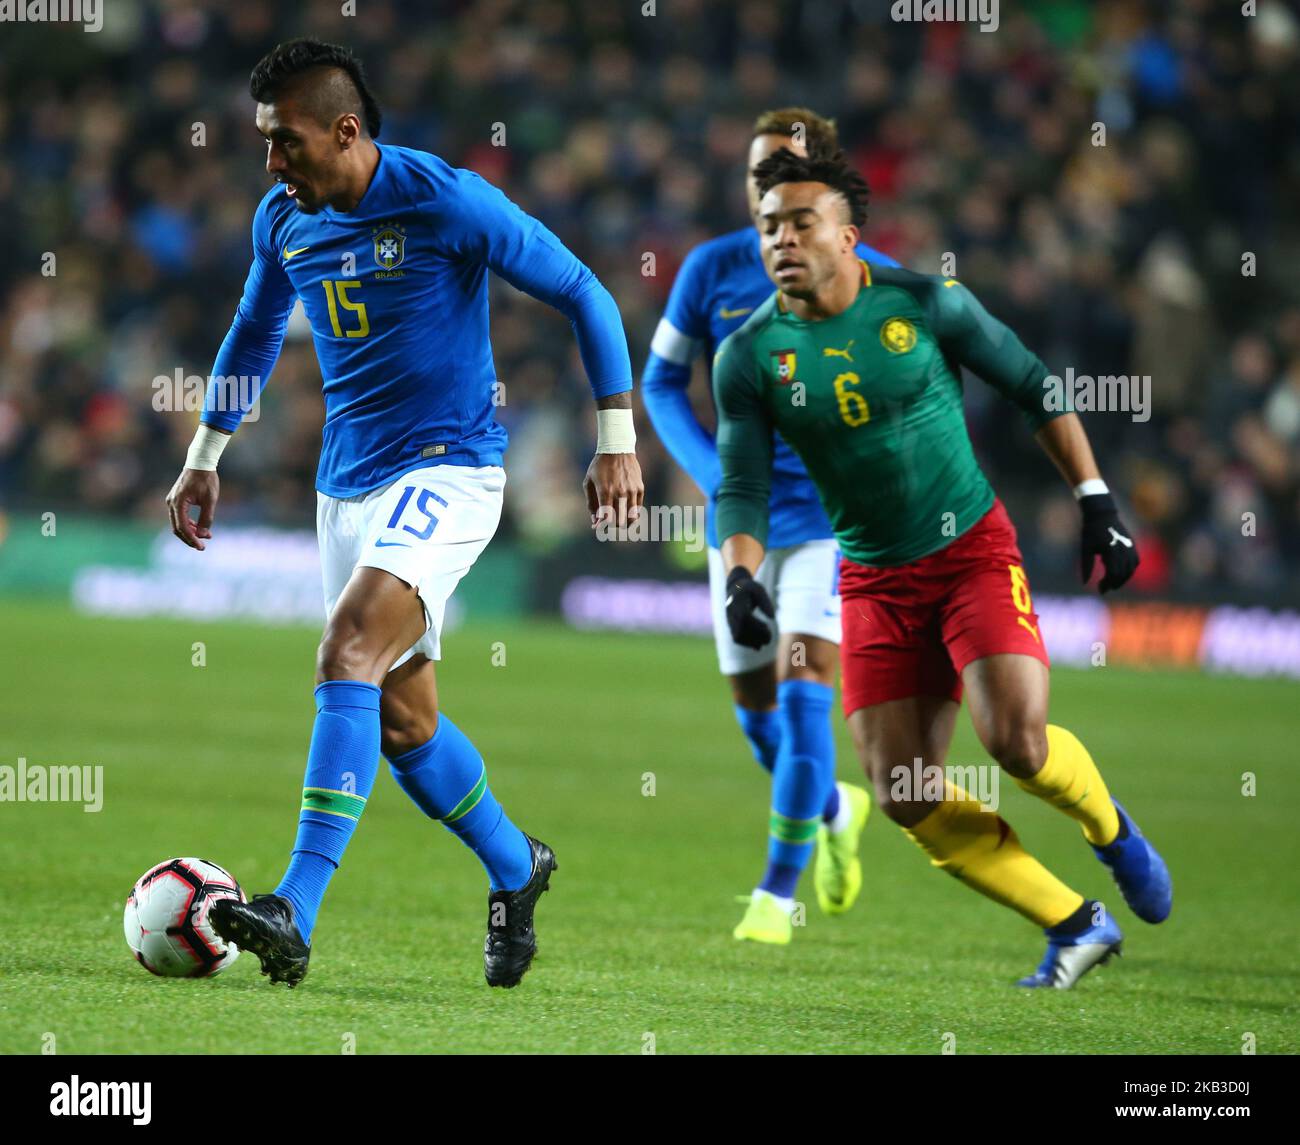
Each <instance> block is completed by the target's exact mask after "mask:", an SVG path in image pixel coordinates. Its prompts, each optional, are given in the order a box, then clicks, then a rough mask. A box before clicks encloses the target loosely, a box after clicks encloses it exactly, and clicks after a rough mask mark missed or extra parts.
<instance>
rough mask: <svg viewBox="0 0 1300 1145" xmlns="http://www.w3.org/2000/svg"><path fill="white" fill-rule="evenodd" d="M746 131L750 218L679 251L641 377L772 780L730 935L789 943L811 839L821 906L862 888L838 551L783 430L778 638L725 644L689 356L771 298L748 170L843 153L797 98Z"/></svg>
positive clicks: (838, 903)
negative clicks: (840, 772) (841, 677)
mask: <svg viewBox="0 0 1300 1145" xmlns="http://www.w3.org/2000/svg"><path fill="white" fill-rule="evenodd" d="M752 135H753V137H752V141H751V144H750V149H749V156H748V167H749V171H750V172H751V174H750V175H749V177H748V179H747V183H746V185H747V190H748V195H749V209H750V215H751V218H752V219H753V220H754V225H752V226H747V227H744V228H742V229H741V230H738V231H732V232H731V233H730V234H726V235H722V236H721V237H720V238H716V239H712V240H710V241H709V242H706V243H702V244H701V245H700V246H698V247H696V248H695V249H694V250H692V251H691V252H690V253H689V254H688V255H687V256H686V259H685V261H684V262H683V264H682V267H681V270H680V271H679V272H678V275H677V278H676V280H675V281H674V283H673V287H672V291H671V293H670V295H669V298H668V308H667V310H666V311H665V313H664V316H663V318H662V319H661V320H660V322H659V326H658V328H657V329H656V331H655V335H654V340H653V342H652V343H651V345H650V357H649V361H648V362H647V363H646V368H645V372H644V374H643V375H642V379H641V384H642V392H643V394H644V396H645V404H646V410H647V411H648V412H649V414H650V420H651V421H652V422H653V423H654V426H655V429H656V430H657V431H658V433H659V436H660V438H661V439H662V440H663V443H664V445H665V446H666V447H667V449H668V451H669V452H670V453H671V454H672V455H673V457H674V459H675V460H676V461H677V463H678V464H679V465H680V466H681V467H682V468H683V469H685V470H686V472H687V473H689V474H690V476H691V478H692V479H693V480H694V481H695V483H696V484H697V485H698V486H699V487H700V489H701V490H702V491H703V492H704V494H705V496H706V497H707V498H708V536H707V539H708V544H709V588H710V593H711V595H712V602H713V632H714V640H715V643H716V646H717V653H718V663H719V666H720V667H721V669H722V672H723V673H724V675H726V676H727V678H728V680H729V682H730V684H731V694H732V700H733V702H734V706H735V713H736V719H737V720H738V721H739V723H740V726H741V728H742V729H743V731H744V733H745V735H746V736H747V737H748V739H749V742H750V745H751V747H752V748H753V752H754V756H755V758H756V759H757V760H758V762H759V763H760V764H761V765H762V767H763V768H764V770H766V771H768V772H770V773H771V775H772V810H771V816H770V818H769V831H768V848H767V868H766V870H765V872H764V874H763V877H762V880H761V881H760V882H759V884H758V886H757V887H756V888H755V889H754V891H753V893H752V894H751V895H750V896H749V906H748V909H747V910H746V912H745V916H744V918H743V919H742V920H741V922H740V924H739V925H738V926H737V927H736V929H735V931H734V934H735V937H736V938H738V939H749V940H753V941H758V942H769V943H778V944H784V943H788V942H789V941H790V939H791V936H792V934H793V930H792V915H793V912H794V905H795V903H794V893H795V888H796V886H797V885H798V881H799V876H800V874H801V873H802V872H803V870H804V868H805V867H806V866H807V865H808V861H809V859H810V858H811V855H812V849H813V840H814V839H816V841H817V844H818V846H817V863H816V866H815V867H814V871H813V876H814V878H813V881H814V889H815V890H816V894H817V902H818V904H819V906H820V907H821V909H822V910H823V911H825V912H826V913H827V914H841V913H843V912H844V911H846V910H848V909H849V908H850V907H851V906H852V905H853V903H854V901H855V900H856V899H857V897H858V892H859V891H860V890H861V887H862V867H861V863H860V861H859V859H858V839H859V837H860V835H861V833H862V828H863V826H864V825H865V823H866V820H867V814H868V812H869V810H870V807H871V803H870V799H869V797H868V795H867V792H866V791H865V790H864V789H863V788H861V787H855V786H852V785H850V784H846V783H836V782H835V747H834V741H833V736H832V732H831V705H832V702H833V700H834V693H835V676H836V670H837V666H838V663H839V656H838V648H839V642H840V600H839V592H838V578H839V551H838V549H837V547H836V544H835V539H834V534H833V533H832V531H831V525H830V521H829V520H828V519H827V517H826V512H825V510H824V509H823V508H822V505H821V502H820V500H819V499H818V496H817V491H816V489H815V488H814V487H813V483H812V481H811V480H810V479H809V477H808V474H807V472H806V471H805V469H804V467H803V463H802V462H801V461H800V460H799V459H798V457H796V456H795V454H794V452H793V451H792V450H791V449H790V447H789V446H787V445H786V444H785V443H784V442H782V441H781V440H780V439H779V438H778V439H777V441H776V454H775V459H774V462H773V471H772V496H771V503H770V506H769V511H770V516H771V524H770V530H771V531H770V534H769V539H768V547H767V557H766V559H765V560H764V562H763V565H762V567H761V568H760V569H759V570H758V573H757V577H756V579H757V580H758V581H759V582H760V588H761V591H762V592H763V594H764V604H765V608H766V612H767V615H768V616H769V617H770V618H771V619H772V620H773V621H774V623H775V627H776V629H777V631H778V633H779V640H777V641H769V642H768V643H767V644H766V645H765V646H764V647H763V648H761V649H757V650H755V649H753V648H747V647H744V646H742V645H740V644H737V643H736V641H735V640H733V639H732V636H731V631H730V629H729V627H728V625H727V618H726V604H727V598H728V596H729V594H730V589H731V585H730V583H729V582H728V580H727V575H726V572H725V570H724V567H723V562H722V554H721V553H720V552H719V551H718V538H717V532H716V528H715V525H714V498H715V496H716V494H717V491H718V486H719V484H720V483H721V480H722V468H721V465H720V464H719V462H718V450H717V445H716V444H715V442H714V438H713V435H712V434H711V433H710V432H709V431H708V430H707V429H705V428H704V426H703V425H701V424H700V422H699V420H698V419H697V418H696V416H695V413H694V412H693V410H692V407H691V401H690V398H689V396H688V394H687V390H688V387H689V385H690V381H691V370H692V364H693V362H694V360H695V359H696V358H697V357H698V356H703V357H704V358H705V360H706V361H708V362H711V361H712V360H713V354H714V351H715V350H716V349H717V347H718V345H719V344H720V343H721V342H722V340H723V339H724V338H725V337H726V336H727V335H728V334H730V333H731V332H732V331H733V330H736V329H737V328H739V327H740V326H741V325H742V324H743V323H744V322H745V319H746V318H747V317H748V316H749V315H750V314H751V313H752V312H753V310H754V308H755V307H757V306H759V305H760V304H761V303H762V302H763V301H764V300H766V299H767V298H768V297H769V296H770V295H771V293H772V283H771V280H770V279H769V278H768V277H767V272H766V271H765V270H764V268H763V261H762V257H761V255H760V252H759V234H758V230H757V222H758V201H759V195H758V188H757V185H756V184H755V182H754V178H753V175H752V172H753V169H754V167H755V166H757V165H758V164H759V163H760V162H762V160H764V159H766V158H767V157H768V156H769V155H771V154H772V153H773V152H774V151H776V150H778V149H780V148H782V147H788V148H790V149H791V150H792V151H794V152H795V153H796V154H800V155H804V154H807V153H808V152H809V151H815V152H818V153H821V152H825V153H826V154H831V155H833V154H834V153H835V152H836V151H838V150H839V141H838V133H837V131H836V127H835V121H834V120H829V119H825V118H823V117H822V116H820V115H818V114H817V113H816V112H814V111H811V110H809V109H808V108H805V107H789V108H781V109H778V110H775V111H767V112H764V113H763V114H762V115H760V116H759V117H758V119H757V120H756V121H755V123H754V128H753V133H752ZM857 249H858V255H859V256H860V257H861V258H863V259H865V260H866V261H867V262H868V263H876V264H883V265H886V266H897V265H898V263H897V262H895V261H894V260H893V259H892V258H889V257H888V256H887V255H884V254H881V253H880V252H879V251H876V250H872V249H871V248H870V247H868V246H865V245H862V244H859V246H858V248H857ZM769 594H770V596H769ZM773 602H775V603H774V604H773Z"/></svg>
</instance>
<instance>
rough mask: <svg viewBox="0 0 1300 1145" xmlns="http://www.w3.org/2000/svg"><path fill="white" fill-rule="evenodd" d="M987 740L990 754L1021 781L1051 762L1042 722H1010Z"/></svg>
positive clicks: (992, 732)
mask: <svg viewBox="0 0 1300 1145" xmlns="http://www.w3.org/2000/svg"><path fill="white" fill-rule="evenodd" d="M983 739H984V747H985V749H986V750H987V751H988V753H989V755H991V756H992V757H993V758H994V759H995V760H997V761H998V764H999V765H1000V766H1001V767H1002V768H1003V769H1004V770H1005V771H1007V772H1008V773H1010V774H1011V775H1014V776H1016V777H1018V778H1027V777H1028V776H1031V775H1033V774H1034V773H1035V772H1037V771H1038V769H1039V768H1041V767H1042V766H1043V763H1044V762H1045V761H1046V759H1047V728H1046V726H1045V725H1044V724H1043V723H1042V722H1041V721H1038V720H1029V719H1014V720H1006V721H1004V722H1002V723H1000V724H998V725H997V726H995V727H994V728H992V729H991V730H990V731H988V732H987V733H986V734H985V736H984V737H983Z"/></svg>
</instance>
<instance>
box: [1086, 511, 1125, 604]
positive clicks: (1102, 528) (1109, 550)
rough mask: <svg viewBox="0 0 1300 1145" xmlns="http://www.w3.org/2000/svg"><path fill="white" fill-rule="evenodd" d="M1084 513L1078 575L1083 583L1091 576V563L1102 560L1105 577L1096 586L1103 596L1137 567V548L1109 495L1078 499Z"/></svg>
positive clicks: (1122, 581) (1118, 585)
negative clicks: (1099, 558) (1097, 559)
mask: <svg viewBox="0 0 1300 1145" xmlns="http://www.w3.org/2000/svg"><path fill="white" fill-rule="evenodd" d="M1079 508H1080V509H1082V510H1083V537H1082V541H1081V544H1080V546H1079V575H1080V576H1082V577H1083V583H1084V584H1087V583H1088V578H1089V577H1090V576H1092V568H1093V561H1094V560H1095V559H1096V558H1097V557H1101V563H1102V567H1104V568H1105V570H1106V575H1105V576H1103V577H1102V578H1101V584H1100V585H1099V586H1098V587H1099V588H1100V589H1101V591H1102V592H1103V593H1106V592H1109V591H1110V590H1111V589H1113V588H1119V587H1120V585H1122V584H1123V583H1124V582H1125V581H1127V580H1128V578H1129V577H1131V576H1132V575H1133V573H1134V570H1136V569H1137V567H1138V551H1137V546H1136V545H1135V544H1134V543H1133V538H1132V537H1131V536H1130V535H1129V531H1128V529H1126V528H1125V527H1124V522H1123V521H1121V520H1120V519H1119V511H1118V510H1117V509H1116V508H1115V502H1114V500H1113V499H1112V498H1111V495H1110V494H1109V493H1090V494H1089V495H1088V496H1087V497H1080V498H1079Z"/></svg>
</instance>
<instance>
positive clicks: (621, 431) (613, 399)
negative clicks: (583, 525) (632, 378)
mask: <svg viewBox="0 0 1300 1145" xmlns="http://www.w3.org/2000/svg"><path fill="white" fill-rule="evenodd" d="M607 411H608V412H607ZM596 420H597V425H598V427H599V428H598V430H597V440H596V455H595V457H593V458H592V459H591V464H590V465H589V466H587V475H586V477H584V478H583V479H582V488H583V492H585V493H586V494H587V508H588V509H589V510H591V526H592V528H593V529H594V528H595V527H596V526H597V525H598V524H599V523H600V522H601V520H602V519H606V518H610V517H613V518H614V520H615V522H616V523H617V524H618V525H619V527H620V528H622V527H625V526H626V525H627V523H628V522H629V521H635V520H636V519H637V518H638V517H640V516H641V506H642V504H643V503H644V501H645V485H644V483H643V482H642V480H641V464H640V462H638V461H637V459H636V434H635V432H634V431H633V429H632V395H631V394H630V393H621V394H610V395H609V396H608V397H603V398H598V399H597V401H596Z"/></svg>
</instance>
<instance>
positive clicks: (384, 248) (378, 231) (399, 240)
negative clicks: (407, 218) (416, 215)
mask: <svg viewBox="0 0 1300 1145" xmlns="http://www.w3.org/2000/svg"><path fill="white" fill-rule="evenodd" d="M370 234H371V238H372V239H373V240H374V247H375V265H376V266H378V267H379V269H380V270H393V269H394V268H396V267H399V266H401V265H402V262H403V261H404V260H405V259H406V228H405V227H403V226H401V225H400V224H398V223H383V224H382V225H380V226H378V227H375V228H373V229H372V230H371V232H370Z"/></svg>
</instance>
